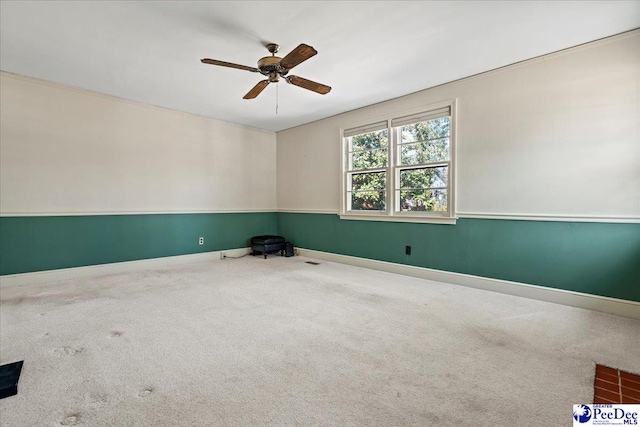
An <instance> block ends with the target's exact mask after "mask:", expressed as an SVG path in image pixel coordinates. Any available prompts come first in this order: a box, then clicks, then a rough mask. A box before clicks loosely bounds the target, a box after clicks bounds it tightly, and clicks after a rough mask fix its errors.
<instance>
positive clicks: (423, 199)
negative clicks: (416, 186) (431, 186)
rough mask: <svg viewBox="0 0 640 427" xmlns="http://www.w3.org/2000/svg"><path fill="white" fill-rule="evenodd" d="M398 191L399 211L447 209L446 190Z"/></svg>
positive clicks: (440, 210)
mask: <svg viewBox="0 0 640 427" xmlns="http://www.w3.org/2000/svg"><path fill="white" fill-rule="evenodd" d="M399 193H400V197H399V202H400V210H401V211H410V212H416V211H418V212H419V211H422V212H446V211H447V190H401V191H399Z"/></svg>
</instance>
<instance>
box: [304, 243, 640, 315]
mask: <svg viewBox="0 0 640 427" xmlns="http://www.w3.org/2000/svg"><path fill="white" fill-rule="evenodd" d="M297 249H298V253H299V254H300V255H302V256H306V257H309V258H316V259H321V260H325V261H332V262H338V263H341V264H348V265H354V266H357V267H364V268H369V269H372V270H380V271H386V272H388V273H396V274H403V275H405V276H411V277H418V278H421V279H427V280H433V281H437V282H444V283H451V284H454V285H461V286H468V287H471V288H476V289H483V290H486V291H492V292H499V293H503V294H508V295H514V296H519V297H525V298H531V299H536V300H540V301H546V302H552V303H555V304H562V305H568V306H571V307H578V308H586V309H588V310H594V311H601V312H604V313H610V314H615V315H618V316H623V317H631V318H633V319H638V320H640V303H638V302H634V301H627V300H622V299H617V298H609V297H603V296H599V295H591V294H585V293H581V292H574V291H566V290H563V289H555V288H547V287H544V286H537V285H528V284H525V283H518V282H510V281H508V280H500V279H490V278H487V277H480V276H472V275H470V274H461V273H452V272H449V271H442V270H433V269H430V268H424V267H414V266H412V265H403V264H395V263H392V262H385V261H377V260H373V259H367V258H358V257H353V256H348V255H339V254H333V253H329V252H321V251H315V250H311V249H303V248H297Z"/></svg>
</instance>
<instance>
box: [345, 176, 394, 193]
mask: <svg viewBox="0 0 640 427" xmlns="http://www.w3.org/2000/svg"><path fill="white" fill-rule="evenodd" d="M385 188H387V174H386V172H370V173H354V174H352V175H351V190H353V191H363V190H378V191H380V190H384V189H385Z"/></svg>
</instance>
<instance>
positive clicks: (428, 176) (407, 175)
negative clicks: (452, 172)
mask: <svg viewBox="0 0 640 427" xmlns="http://www.w3.org/2000/svg"><path fill="white" fill-rule="evenodd" d="M448 169H449V167H448V166H438V167H433V168H420V169H406V170H401V171H400V188H401V189H405V188H406V189H415V188H434V187H435V188H438V187H446V186H447V182H448V180H449V170H448Z"/></svg>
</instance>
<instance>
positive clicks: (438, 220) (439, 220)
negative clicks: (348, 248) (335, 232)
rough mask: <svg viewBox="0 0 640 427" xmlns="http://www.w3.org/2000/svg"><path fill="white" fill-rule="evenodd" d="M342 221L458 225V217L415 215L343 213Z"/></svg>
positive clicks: (341, 215)
mask: <svg viewBox="0 0 640 427" xmlns="http://www.w3.org/2000/svg"><path fill="white" fill-rule="evenodd" d="M339 216H340V219H346V220H352V221H353V220H355V221H384V222H415V223H423V224H446V225H456V221H457V219H458V218H457V217H448V216H446V217H441V216H414V215H411V216H409V215H386V214H369V215H367V214H360V213H358V214H351V213H342V214H340V215H339Z"/></svg>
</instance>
